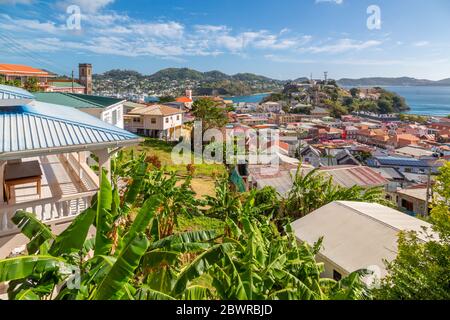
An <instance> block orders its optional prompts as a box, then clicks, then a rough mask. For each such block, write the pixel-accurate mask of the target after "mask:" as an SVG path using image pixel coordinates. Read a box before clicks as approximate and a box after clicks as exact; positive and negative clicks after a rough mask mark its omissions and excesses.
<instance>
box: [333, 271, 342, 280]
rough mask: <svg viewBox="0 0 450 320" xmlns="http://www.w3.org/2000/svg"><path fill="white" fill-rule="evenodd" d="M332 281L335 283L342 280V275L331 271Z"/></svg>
mask: <svg viewBox="0 0 450 320" xmlns="http://www.w3.org/2000/svg"><path fill="white" fill-rule="evenodd" d="M333 279H334V280H335V281H339V280H341V279H342V274H340V273H339V272H337V271H336V270H333Z"/></svg>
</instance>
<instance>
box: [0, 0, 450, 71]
mask: <svg viewBox="0 0 450 320" xmlns="http://www.w3.org/2000/svg"><path fill="white" fill-rule="evenodd" d="M73 4H75V5H77V6H78V7H79V8H80V11H81V22H80V27H81V29H79V30H77V29H75V30H74V29H73V28H71V27H70V23H69V26H68V24H67V20H68V18H70V17H69V14H67V13H66V10H67V8H68V6H70V5H73ZM370 5H377V6H378V7H379V9H380V14H381V27H380V28H379V29H373V28H371V29H370V28H368V26H367V20H368V18H369V17H370V16H371V14H368V13H367V9H368V7H369V6H370ZM70 21H74V20H70V19H69V22H70ZM449 31H450V1H448V0H427V1H425V0H370V1H366V0H220V1H219V0H147V1H144V0H133V1H129V0H128V1H126V0H57V1H43V0H0V40H1V43H2V44H4V45H2V50H1V52H0V62H3V63H21V64H28V65H32V66H35V67H41V68H46V69H49V70H52V71H54V72H57V73H66V74H68V73H70V71H71V70H72V69H76V68H77V65H78V62H90V63H93V64H94V72H104V71H106V70H110V69H113V68H120V69H133V70H137V71H140V72H142V73H144V74H150V73H153V72H155V71H157V70H159V69H162V68H166V67H189V68H194V69H197V70H200V71H208V70H220V71H223V72H226V73H229V74H234V73H237V72H253V73H257V74H262V75H266V76H270V77H274V78H277V79H292V78H297V77H300V76H309V75H310V74H311V73H312V74H313V76H314V77H317V78H318V77H320V76H321V75H322V73H323V71H328V72H329V75H330V77H332V78H336V79H338V78H343V77H350V78H356V77H366V76H388V77H391V76H413V77H418V78H428V79H434V80H437V79H443V78H449V77H450V55H449V52H450V32H449Z"/></svg>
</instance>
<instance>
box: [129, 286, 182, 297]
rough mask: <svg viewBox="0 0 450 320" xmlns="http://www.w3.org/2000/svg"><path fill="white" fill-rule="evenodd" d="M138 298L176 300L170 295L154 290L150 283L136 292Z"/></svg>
mask: <svg viewBox="0 0 450 320" xmlns="http://www.w3.org/2000/svg"><path fill="white" fill-rule="evenodd" d="M135 298H136V300H175V298H173V297H171V296H170V295H168V294H166V293H163V292H160V291H157V290H154V289H152V288H151V287H149V286H148V285H142V286H141V287H140V288H139V289H138V291H137V292H136V297H135Z"/></svg>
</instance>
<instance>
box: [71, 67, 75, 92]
mask: <svg viewBox="0 0 450 320" xmlns="http://www.w3.org/2000/svg"><path fill="white" fill-rule="evenodd" d="M73 81H74V78H73V70H72V93H74V91H75V90H74V88H73V87H74V83H73Z"/></svg>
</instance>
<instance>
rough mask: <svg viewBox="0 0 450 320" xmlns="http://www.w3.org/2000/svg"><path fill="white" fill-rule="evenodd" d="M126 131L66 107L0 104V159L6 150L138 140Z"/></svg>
mask: <svg viewBox="0 0 450 320" xmlns="http://www.w3.org/2000/svg"><path fill="white" fill-rule="evenodd" d="M138 139H139V138H138V137H137V136H136V135H134V134H132V133H130V132H128V131H125V130H123V129H120V128H117V127H115V126H112V125H110V124H108V123H106V122H103V121H101V120H99V119H97V118H95V117H93V116H91V115H89V114H86V113H84V112H81V111H79V110H76V109H74V108H70V107H66V106H57V105H52V104H47V103H42V102H37V101H32V102H30V103H28V104H23V105H12V106H0V158H1V157H2V156H6V155H7V154H8V153H12V152H14V153H16V152H29V151H34V150H43V149H48V148H65V147H76V146H85V145H95V144H101V143H111V144H113V143H120V142H132V141H133V140H134V141H136V142H137V141H138Z"/></svg>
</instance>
